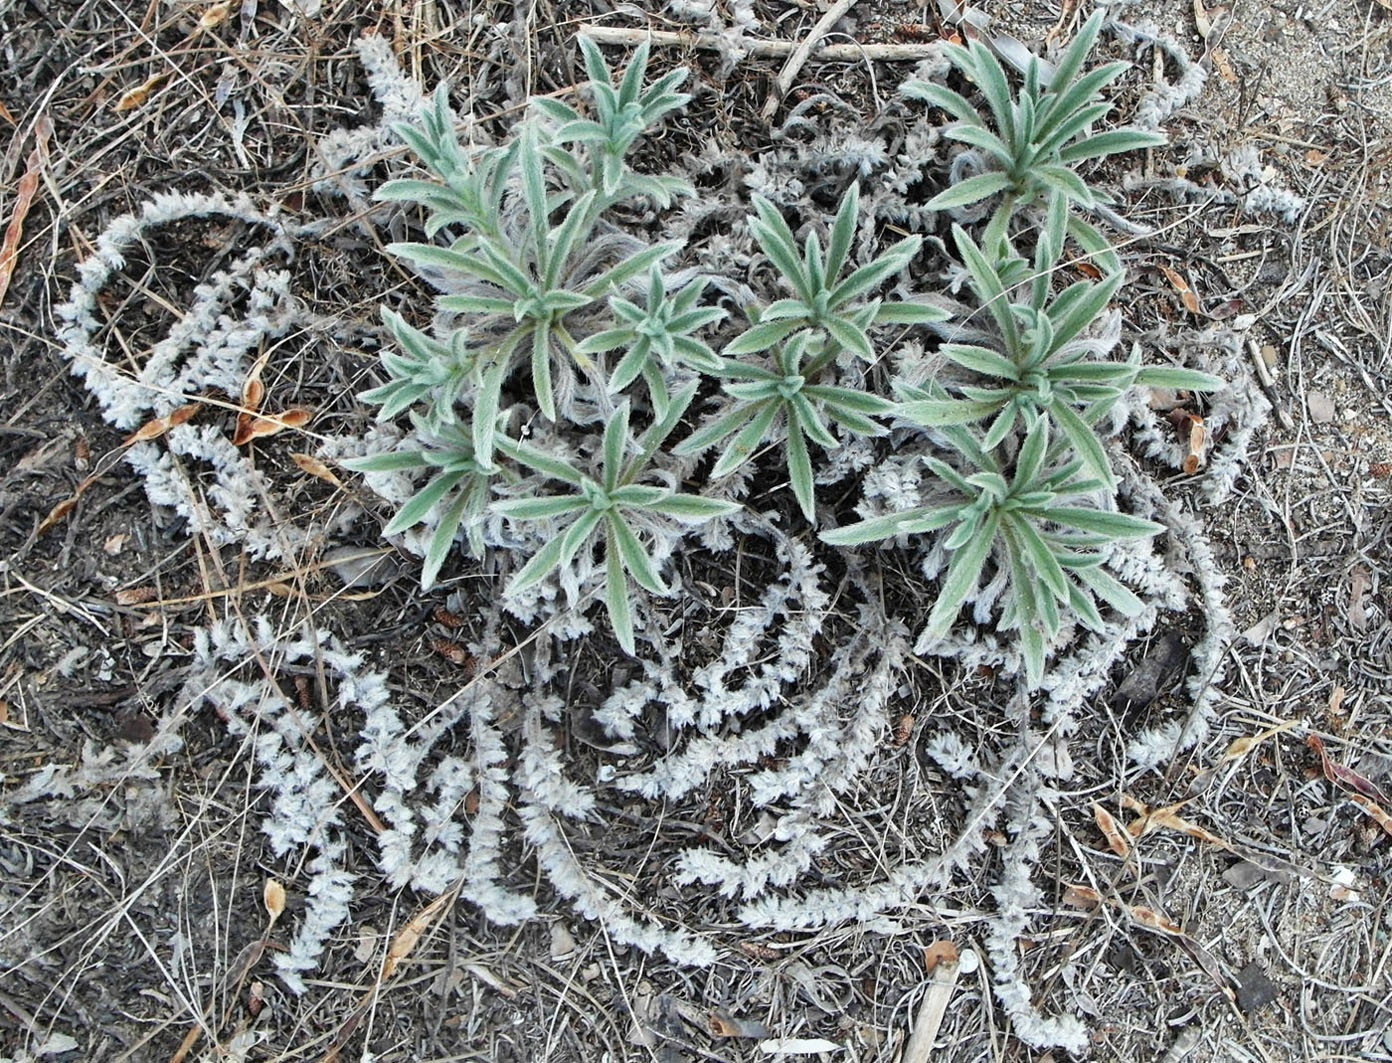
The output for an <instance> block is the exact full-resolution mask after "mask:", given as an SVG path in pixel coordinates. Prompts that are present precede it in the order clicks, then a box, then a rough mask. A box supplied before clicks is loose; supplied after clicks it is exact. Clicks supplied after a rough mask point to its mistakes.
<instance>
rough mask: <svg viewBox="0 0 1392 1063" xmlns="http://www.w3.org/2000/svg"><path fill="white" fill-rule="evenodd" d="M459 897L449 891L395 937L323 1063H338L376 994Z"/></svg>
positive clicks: (340, 1029) (430, 904)
mask: <svg viewBox="0 0 1392 1063" xmlns="http://www.w3.org/2000/svg"><path fill="white" fill-rule="evenodd" d="M458 893H459V886H458V885H455V886H454V887H452V888H451V889H448V890H446V891H445V892H444V893H442V894H440V896H438V897H436V898H435V899H434V900H433V901H431V902H430V903H429V904H427V905H426V906H425V907H424V908H422V909H421V910H420V911H418V912H417V913H416V914H415V915H413V916H412V917H411V919H410V920H409V921H408V922H407V923H406V925H405V926H403V927H402V928H401V929H400V930H398V931H397V932H396V935H395V936H394V937H393V938H392V941H391V944H390V945H389V946H388V947H387V955H386V956H385V957H384V958H383V960H382V968H381V970H380V971H379V972H378V973H377V980H376V982H375V984H374V985H373V987H372V988H371V989H369V990H368V991H367V993H366V994H364V996H363V998H362V1000H361V1001H359V1002H358V1006H357V1007H356V1008H354V1009H353V1012H352V1014H351V1015H349V1016H348V1018H347V1019H345V1020H344V1021H343V1023H342V1025H341V1026H340V1027H339V1029H338V1034H337V1035H336V1036H335V1038H334V1043H333V1047H331V1048H330V1049H329V1050H328V1052H326V1053H325V1054H324V1058H323V1063H337V1060H338V1059H339V1056H340V1054H341V1053H342V1051H343V1048H344V1046H345V1045H346V1044H347V1043H348V1039H349V1038H350V1037H352V1036H353V1034H354V1033H355V1032H356V1031H357V1028H358V1027H359V1026H360V1025H361V1024H362V1021H363V1019H364V1018H365V1017H366V1016H367V1013H368V1009H369V1008H371V1007H372V1002H373V1001H374V1000H375V999H376V998H377V994H378V993H379V992H381V989H382V985H383V983H385V982H387V981H388V980H389V979H391V977H392V976H393V975H394V974H396V970H397V968H398V967H399V966H400V965H401V964H402V963H403V962H404V961H405V960H407V959H409V958H410V956H411V954H412V953H413V952H415V950H416V946H417V945H419V944H420V939H421V937H422V935H424V934H425V932H426V931H427V930H429V929H430V927H431V926H432V925H433V924H434V922H435V920H436V919H438V918H439V916H440V913H441V912H443V911H445V909H447V908H448V907H449V906H450V905H451V904H453V903H454V899H455V897H456V896H458Z"/></svg>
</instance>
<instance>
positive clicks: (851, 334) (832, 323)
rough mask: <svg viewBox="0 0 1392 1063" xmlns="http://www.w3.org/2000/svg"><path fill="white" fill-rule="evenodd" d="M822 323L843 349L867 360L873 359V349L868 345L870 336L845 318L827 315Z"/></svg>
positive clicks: (871, 360)
mask: <svg viewBox="0 0 1392 1063" xmlns="http://www.w3.org/2000/svg"><path fill="white" fill-rule="evenodd" d="M822 325H823V327H825V328H826V330H827V332H828V333H829V334H830V335H831V338H832V339H833V340H835V341H836V342H837V344H839V345H840V347H841V348H842V349H843V350H847V351H850V352H851V353H852V354H854V355H855V356H856V357H857V358H860V359H863V360H864V361H867V362H873V361H874V360H875V349H874V348H873V347H871V346H870V338H869V337H868V336H866V335H865V333H864V332H863V331H862V330H860V329H858V328H856V327H855V326H854V325H852V324H851V323H850V322H849V321H847V320H846V319H845V318H843V317H829V318H827V319H826V320H825V321H824V322H822Z"/></svg>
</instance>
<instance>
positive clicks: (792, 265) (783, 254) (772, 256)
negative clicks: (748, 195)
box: [749, 195, 815, 303]
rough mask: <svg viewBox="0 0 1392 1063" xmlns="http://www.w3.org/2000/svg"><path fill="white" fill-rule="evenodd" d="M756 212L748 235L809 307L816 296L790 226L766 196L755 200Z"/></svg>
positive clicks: (751, 219) (757, 196)
mask: <svg viewBox="0 0 1392 1063" xmlns="http://www.w3.org/2000/svg"><path fill="white" fill-rule="evenodd" d="M754 210H755V212H756V213H757V214H758V217H757V218H750V219H749V231H750V232H752V233H753V234H754V238H755V239H756V240H758V241H759V246H760V247H761V248H762V249H763V252H764V254H766V255H767V256H768V257H769V261H770V262H772V263H773V264H774V266H775V267H777V269H778V271H779V272H780V273H782V274H783V279H784V280H786V281H787V282H788V283H789V284H790V285H791V286H792V289H793V291H795V292H797V294H798V297H799V298H800V299H802V300H803V301H804V302H809V303H810V302H811V301H812V297H813V295H814V294H815V293H814V292H813V291H812V289H811V288H810V287H809V285H808V281H807V277H806V275H805V274H804V273H803V268H802V260H801V258H800V257H799V255H798V252H797V244H796V242H795V241H794V239H793V233H792V230H791V229H789V228H788V223H787V222H786V221H785V220H784V219H783V215H782V214H780V213H779V212H778V208H777V207H775V206H774V205H773V204H772V203H770V202H769V201H768V200H767V199H765V198H764V197H763V196H759V195H756V196H755V197H754Z"/></svg>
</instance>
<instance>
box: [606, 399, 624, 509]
mask: <svg viewBox="0 0 1392 1063" xmlns="http://www.w3.org/2000/svg"><path fill="white" fill-rule="evenodd" d="M627 445H628V401H627V400H625V401H624V402H623V403H621V404H620V405H619V408H618V409H617V410H615V411H614V413H613V415H612V416H611V417H610V418H609V421H608V423H607V424H605V426H604V489H605V490H606V491H613V490H614V489H615V488H616V487H618V486H619V473H620V472H621V471H622V469H623V454H624V448H625V447H626V446H627Z"/></svg>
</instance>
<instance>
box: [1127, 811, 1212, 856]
mask: <svg viewBox="0 0 1392 1063" xmlns="http://www.w3.org/2000/svg"><path fill="white" fill-rule="evenodd" d="M1147 819H1148V821H1149V822H1150V823H1151V824H1153V825H1154V826H1157V827H1168V828H1169V829H1170V830H1174V831H1179V832H1180V833H1181V834H1187V835H1189V837H1191V838H1197V839H1198V840H1199V841H1201V842H1208V843H1209V844H1210V845H1218V846H1221V847H1222V848H1224V849H1226V848H1227V847H1228V843H1227V842H1225V841H1223V839H1222V838H1220V837H1218V835H1216V834H1213V833H1211V832H1209V831H1206V830H1204V828H1202V827H1200V826H1199V825H1198V824H1197V823H1193V822H1191V821H1190V820H1187V819H1185V818H1184V817H1183V816H1177V815H1175V814H1174V813H1173V812H1172V811H1170V809H1168V808H1161V809H1157V810H1156V811H1154V812H1152V813H1151V814H1150V815H1149V816H1148V817H1147Z"/></svg>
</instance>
